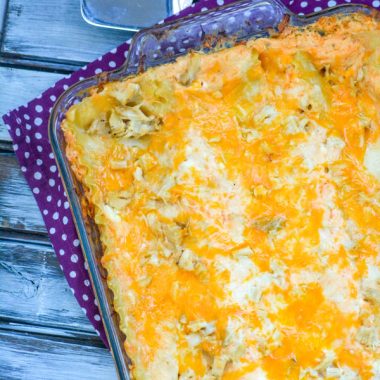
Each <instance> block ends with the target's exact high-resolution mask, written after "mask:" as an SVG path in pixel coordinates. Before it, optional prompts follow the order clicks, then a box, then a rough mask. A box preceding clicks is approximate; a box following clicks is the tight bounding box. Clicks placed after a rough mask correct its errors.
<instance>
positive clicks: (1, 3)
mask: <svg viewBox="0 0 380 380" xmlns="http://www.w3.org/2000/svg"><path fill="white" fill-rule="evenodd" d="M6 9H7V0H0V39H1V36H2V31H3V23H4V19H5V11H6Z"/></svg>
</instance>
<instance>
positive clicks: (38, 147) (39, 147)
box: [37, 145, 43, 153]
mask: <svg viewBox="0 0 380 380" xmlns="http://www.w3.org/2000/svg"><path fill="white" fill-rule="evenodd" d="M37 150H38V151H39V152H40V153H41V152H42V151H43V149H42V146H41V145H37Z"/></svg>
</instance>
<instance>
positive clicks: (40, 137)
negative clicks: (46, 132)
mask: <svg viewBox="0 0 380 380" xmlns="http://www.w3.org/2000/svg"><path fill="white" fill-rule="evenodd" d="M34 136H35V138H36V139H38V140H41V139H42V135H41V133H39V132H37V133H36V134H35V135H34Z"/></svg>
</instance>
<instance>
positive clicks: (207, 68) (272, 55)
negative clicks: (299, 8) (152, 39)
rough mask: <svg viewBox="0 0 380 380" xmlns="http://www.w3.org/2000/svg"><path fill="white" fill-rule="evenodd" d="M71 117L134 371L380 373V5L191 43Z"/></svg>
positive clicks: (210, 379)
mask: <svg viewBox="0 0 380 380" xmlns="http://www.w3.org/2000/svg"><path fill="white" fill-rule="evenodd" d="M62 128H63V130H64V134H65V140H66V144H67V150H66V154H67V157H68V159H69V161H70V164H71V167H72V170H73V172H74V173H75V175H76V176H77V178H78V179H79V181H80V182H81V183H82V184H83V186H84V188H85V191H86V197H87V199H88V202H89V207H88V209H87V210H86V211H87V213H90V215H92V216H93V218H94V220H95V222H96V224H97V226H98V228H99V231H100V238H101V242H102V246H103V251H104V252H103V257H102V265H103V266H104V267H105V268H106V270H107V272H108V278H107V281H108V285H109V287H110V289H111V290H112V291H113V293H114V308H115V310H116V311H117V313H118V314H119V316H120V329H121V330H122V331H123V332H124V333H125V335H126V340H125V350H126V352H127V354H128V356H129V357H130V359H131V362H132V364H131V374H132V376H133V378H134V379H137V380H143V379H148V380H178V379H180V380H190V379H193V380H197V379H199V380H217V379H223V380H232V379H240V380H264V379H267V380H286V379H345V380H349V379H350V380H353V379H380V314H379V309H380V266H379V262H380V222H379V218H380V24H379V22H378V21H377V20H376V19H375V18H373V17H370V16H366V15H364V14H359V13H357V14H352V15H350V16H340V17H338V16H330V17H324V18H321V19H319V20H318V21H317V22H316V23H314V24H312V25H309V26H307V27H302V28H301V27H292V26H286V27H285V28H284V29H283V30H282V31H281V33H279V34H276V35H273V36H271V37H268V38H266V37H265V38H264V37H263V38H259V39H255V40H250V41H248V42H245V43H240V44H237V45H236V46H234V47H232V48H228V49H223V50H219V51H217V52H213V53H210V54H203V53H196V52H192V53H189V54H187V55H186V56H183V57H181V58H179V59H177V61H176V62H174V63H171V64H166V65H161V66H158V67H154V68H151V69H149V70H147V71H146V72H144V73H141V74H139V75H137V76H135V77H129V78H126V79H125V80H122V81H118V82H110V83H107V84H105V85H102V86H100V87H98V88H96V89H94V90H93V91H92V93H91V94H90V96H88V97H87V98H85V99H83V101H81V102H80V103H78V104H76V105H74V106H72V107H71V108H70V110H69V111H68V112H67V115H66V119H65V120H64V121H63V124H62Z"/></svg>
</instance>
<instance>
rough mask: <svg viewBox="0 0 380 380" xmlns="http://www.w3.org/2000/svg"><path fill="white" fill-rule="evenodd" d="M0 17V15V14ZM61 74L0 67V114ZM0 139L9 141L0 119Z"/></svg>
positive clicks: (34, 93) (24, 100)
mask: <svg viewBox="0 0 380 380" xmlns="http://www.w3.org/2000/svg"><path fill="white" fill-rule="evenodd" d="M0 17H1V16H0ZM61 77H62V74H55V73H49V72H46V71H33V70H25V69H15V68H12V67H0V89H1V90H0V116H1V115H3V114H5V113H6V112H8V111H10V110H11V109H13V108H15V107H18V106H20V105H22V104H26V103H27V102H28V101H30V100H32V99H33V98H35V97H36V96H38V95H39V94H40V93H41V92H42V91H44V90H46V89H47V88H48V87H50V86H52V85H53V84H54V83H55V82H56V81H57V80H58V79H60V78H61ZM0 141H10V136H9V133H8V131H7V129H6V127H5V125H4V124H3V121H2V120H0Z"/></svg>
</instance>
